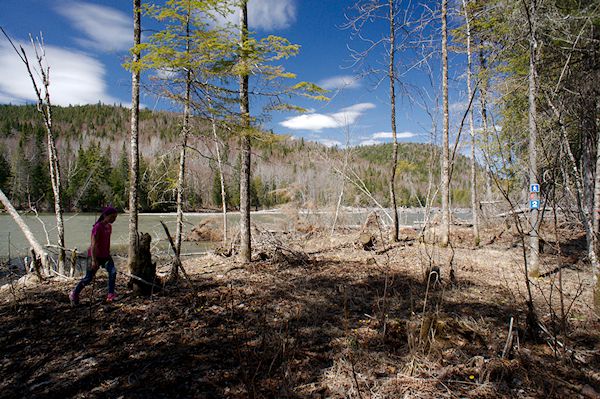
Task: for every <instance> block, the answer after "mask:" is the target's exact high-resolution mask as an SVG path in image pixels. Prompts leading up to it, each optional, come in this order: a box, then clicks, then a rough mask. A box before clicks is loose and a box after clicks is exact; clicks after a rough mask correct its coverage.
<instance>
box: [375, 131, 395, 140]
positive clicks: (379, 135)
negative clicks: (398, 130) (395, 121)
mask: <svg viewBox="0 0 600 399" xmlns="http://www.w3.org/2000/svg"><path fill="white" fill-rule="evenodd" d="M392 136H393V135H392V132H379V133H373V138H374V139H391V138H392Z"/></svg>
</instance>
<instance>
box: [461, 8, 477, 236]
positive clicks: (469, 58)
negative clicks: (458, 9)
mask: <svg viewBox="0 0 600 399" xmlns="http://www.w3.org/2000/svg"><path fill="white" fill-rule="evenodd" d="M463 9H464V11H465V21H466V25H467V98H471V97H472V95H473V89H472V87H471V80H472V65H473V61H472V55H473V52H472V49H471V20H470V18H469V9H468V3H467V0H463ZM469 131H470V133H471V212H473V237H474V239H475V246H478V245H479V218H478V213H479V207H478V206H477V202H478V201H477V169H476V168H475V121H474V118H473V109H469Z"/></svg>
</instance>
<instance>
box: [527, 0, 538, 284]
mask: <svg viewBox="0 0 600 399" xmlns="http://www.w3.org/2000/svg"><path fill="white" fill-rule="evenodd" d="M536 6H537V0H530V2H529V8H527V5H525V12H526V14H527V21H528V25H529V184H530V185H531V184H534V183H537V176H538V168H537V106H536V99H537V64H536V59H537V47H538V43H537V32H536V30H537V9H536ZM539 216H540V215H539V210H538V209H537V208H533V209H531V211H530V214H529V224H530V233H529V237H530V238H529V266H530V270H529V273H530V275H531V276H538V275H539V274H540V265H539V263H540V261H539V250H540V239H539V235H538V227H539Z"/></svg>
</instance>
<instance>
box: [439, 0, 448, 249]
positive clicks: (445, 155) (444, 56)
mask: <svg viewBox="0 0 600 399" xmlns="http://www.w3.org/2000/svg"><path fill="white" fill-rule="evenodd" d="M447 11H448V0H442V96H443V103H444V121H443V122H444V125H443V140H442V171H441V174H442V176H441V177H442V178H441V184H442V189H441V193H442V231H441V244H442V246H444V247H445V246H448V244H449V243H450V170H449V169H450V168H449V164H450V151H449V148H448V141H449V140H448V139H449V137H448V136H449V123H450V122H449V109H448V24H447Z"/></svg>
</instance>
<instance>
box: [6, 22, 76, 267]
mask: <svg viewBox="0 0 600 399" xmlns="http://www.w3.org/2000/svg"><path fill="white" fill-rule="evenodd" d="M0 29H2V28H0ZM2 33H3V34H4V36H6V38H7V39H8V41H9V42H10V43H11V45H12V47H13V49H14V50H15V52H16V53H17V55H18V56H19V58H20V59H21V61H22V62H23V64H25V67H26V68H27V73H28V74H29V78H30V80H31V83H32V84H33V90H34V91H35V95H36V97H37V110H38V111H39V112H40V113H41V114H42V116H43V118H44V125H45V127H46V138H47V149H48V164H49V166H50V181H51V184H52V192H53V194H54V213H55V214H56V230H57V233H58V239H57V245H58V272H59V273H60V274H61V275H64V274H65V226H64V220H63V208H62V192H61V179H60V165H59V161H58V152H57V150H56V140H55V139H54V132H53V130H52V105H51V102H50V90H49V86H50V66H48V65H47V62H46V51H45V47H44V38H43V36H40V39H38V40H37V43H36V42H35V41H34V40H33V38H32V37H31V36H30V40H31V45H32V47H33V50H34V52H35V57H36V60H37V65H38V69H39V70H38V71H37V72H38V73H39V75H40V76H41V79H42V85H43V93H42V90H41V89H40V88H39V86H38V83H37V81H36V80H35V77H34V75H33V72H34V71H33V68H32V66H31V64H30V63H29V59H28V58H27V53H26V52H25V49H23V47H22V46H19V49H20V51H19V50H17V48H16V46H15V45H14V43H13V42H12V40H11V39H10V37H9V36H8V34H7V33H6V32H5V31H4V29H2Z"/></svg>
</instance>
